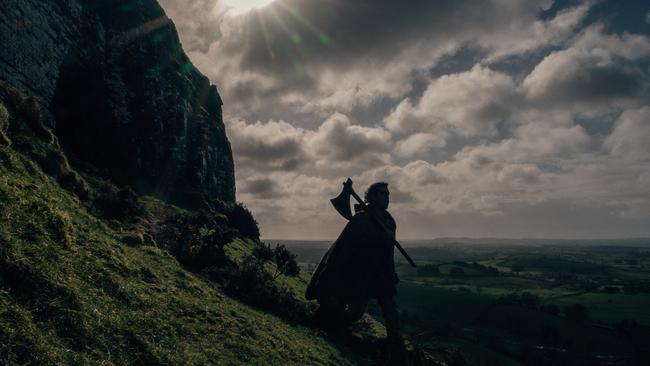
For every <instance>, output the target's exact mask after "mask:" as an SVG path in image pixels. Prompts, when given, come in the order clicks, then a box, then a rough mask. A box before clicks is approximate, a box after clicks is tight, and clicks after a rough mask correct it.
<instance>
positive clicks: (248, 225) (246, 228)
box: [226, 203, 260, 240]
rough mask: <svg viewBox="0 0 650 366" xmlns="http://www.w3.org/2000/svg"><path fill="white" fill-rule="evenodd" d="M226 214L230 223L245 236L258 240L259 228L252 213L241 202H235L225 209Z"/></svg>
mask: <svg viewBox="0 0 650 366" xmlns="http://www.w3.org/2000/svg"><path fill="white" fill-rule="evenodd" d="M226 216H227V217H228V221H229V222H230V224H231V225H232V226H233V227H234V228H235V229H237V230H238V231H239V233H240V234H241V235H242V236H243V237H246V238H251V239H255V240H259V238H260V229H259V227H258V226H257V221H255V218H254V217H253V214H252V213H251V212H250V210H248V208H246V206H244V204H243V203H236V204H234V205H232V206H231V207H228V208H227V209H226Z"/></svg>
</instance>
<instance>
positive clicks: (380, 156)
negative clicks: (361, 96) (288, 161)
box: [308, 113, 392, 169]
mask: <svg viewBox="0 0 650 366" xmlns="http://www.w3.org/2000/svg"><path fill="white" fill-rule="evenodd" d="M308 146H309V149H310V152H311V154H312V156H313V159H314V160H315V161H316V164H317V167H319V168H325V169H327V168H332V167H336V166H347V165H355V164H360V165H362V166H365V167H366V168H368V167H369V166H373V165H376V164H386V163H389V162H390V155H389V154H388V153H389V152H390V151H391V148H392V145H391V134H390V133H389V132H388V131H387V130H385V129H383V128H381V127H364V126H359V125H354V124H352V123H351V122H350V119H349V118H348V117H347V116H346V115H344V114H341V113H335V114H333V115H332V116H330V117H329V118H328V119H327V120H325V122H323V124H321V125H320V127H319V128H318V130H317V131H315V133H314V134H313V135H312V136H311V138H310V140H309V141H308Z"/></svg>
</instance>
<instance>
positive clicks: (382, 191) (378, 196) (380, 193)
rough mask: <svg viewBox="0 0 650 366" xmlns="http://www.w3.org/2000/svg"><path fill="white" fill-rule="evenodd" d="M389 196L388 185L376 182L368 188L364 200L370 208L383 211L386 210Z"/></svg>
mask: <svg viewBox="0 0 650 366" xmlns="http://www.w3.org/2000/svg"><path fill="white" fill-rule="evenodd" d="M389 195H390V192H389V191H388V183H385V182H377V183H373V184H371V185H370V187H368V190H367V191H366V194H365V197H364V200H365V201H366V203H367V204H368V205H370V206H372V207H376V208H379V209H382V210H385V209H387V208H388V201H389V199H388V198H389Z"/></svg>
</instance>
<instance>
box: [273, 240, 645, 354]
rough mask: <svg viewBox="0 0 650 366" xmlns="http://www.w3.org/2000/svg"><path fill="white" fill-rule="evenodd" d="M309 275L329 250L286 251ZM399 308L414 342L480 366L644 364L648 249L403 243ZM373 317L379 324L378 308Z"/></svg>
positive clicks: (635, 244)
mask: <svg viewBox="0 0 650 366" xmlns="http://www.w3.org/2000/svg"><path fill="white" fill-rule="evenodd" d="M284 243H285V244H286V245H287V246H288V247H289V248H290V249H291V250H292V251H294V252H295V253H296V254H298V259H299V261H300V262H301V265H302V266H303V267H305V268H307V269H309V268H312V267H313V266H314V265H315V264H317V263H318V261H319V259H320V256H321V255H322V254H323V252H324V251H325V250H326V249H327V246H328V243H325V242H317V243H311V245H310V243H302V242H284ZM403 244H405V247H407V251H408V252H409V253H410V255H411V256H412V257H413V258H414V260H415V261H416V263H417V264H418V268H412V267H410V266H409V265H408V264H407V263H406V261H405V260H404V259H403V258H401V257H399V254H396V258H395V260H396V268H397V272H398V275H399V277H400V279H401V281H400V283H399V285H398V303H399V306H400V314H401V321H402V325H403V328H404V331H405V333H406V334H408V335H409V337H410V339H411V340H412V341H413V342H415V343H417V344H423V345H445V346H449V347H456V348H459V349H462V350H463V352H464V353H465V354H466V357H467V358H468V360H469V361H471V362H472V363H473V364H476V365H546V364H557V365H583V364H585V365H594V364H595V365H636V364H639V365H640V364H647V362H648V360H650V358H649V357H650V356H649V349H648V344H647V339H648V337H650V245H649V243H648V242H647V241H643V240H621V241H587V240H585V241H551V240H549V241H527V240H521V241H516V240H504V241H503V242H502V243H500V242H499V241H498V240H496V239H491V240H489V241H483V242H482V241H480V240H466V241H463V240H461V239H454V240H451V239H450V240H438V241H431V242H423V241H421V242H412V243H409V242H406V243H403ZM369 312H370V313H371V314H372V315H373V316H374V317H376V318H377V319H379V320H382V317H381V312H380V310H379V308H378V306H377V305H376V304H373V303H371V306H370V307H369Z"/></svg>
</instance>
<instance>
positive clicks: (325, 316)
mask: <svg viewBox="0 0 650 366" xmlns="http://www.w3.org/2000/svg"><path fill="white" fill-rule="evenodd" d="M318 305H319V306H318V309H317V310H316V313H314V324H315V325H316V326H318V327H322V328H338V327H340V326H343V325H344V324H343V314H344V311H345V303H343V302H342V301H340V300H339V299H337V298H335V297H328V298H324V299H318Z"/></svg>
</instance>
